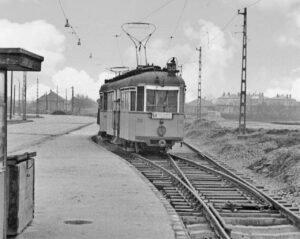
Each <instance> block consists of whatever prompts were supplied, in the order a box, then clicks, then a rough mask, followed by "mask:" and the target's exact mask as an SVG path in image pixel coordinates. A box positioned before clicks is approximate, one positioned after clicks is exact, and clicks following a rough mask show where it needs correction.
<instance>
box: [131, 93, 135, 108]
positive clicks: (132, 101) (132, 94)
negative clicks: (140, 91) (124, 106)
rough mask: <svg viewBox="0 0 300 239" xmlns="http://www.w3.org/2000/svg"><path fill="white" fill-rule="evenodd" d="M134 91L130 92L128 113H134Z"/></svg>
mask: <svg viewBox="0 0 300 239" xmlns="http://www.w3.org/2000/svg"><path fill="white" fill-rule="evenodd" d="M135 96H136V92H135V91H130V111H135Z"/></svg>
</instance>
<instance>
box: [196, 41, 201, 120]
mask: <svg viewBox="0 0 300 239" xmlns="http://www.w3.org/2000/svg"><path fill="white" fill-rule="evenodd" d="M196 50H197V51H199V75H198V99H197V119H199V120H201V103H202V102H201V90H202V89H201V71H202V59H201V58H202V48H201V46H200V47H199V48H196Z"/></svg>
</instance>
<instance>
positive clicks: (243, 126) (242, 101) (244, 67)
mask: <svg viewBox="0 0 300 239" xmlns="http://www.w3.org/2000/svg"><path fill="white" fill-rule="evenodd" d="M238 14H239V15H243V16H244V24H243V54H242V74H241V94H240V117H239V132H240V133H243V134H245V130H246V99H247V91H246V89H247V87H246V86H247V85H246V79H247V8H244V11H243V12H242V11H241V10H238Z"/></svg>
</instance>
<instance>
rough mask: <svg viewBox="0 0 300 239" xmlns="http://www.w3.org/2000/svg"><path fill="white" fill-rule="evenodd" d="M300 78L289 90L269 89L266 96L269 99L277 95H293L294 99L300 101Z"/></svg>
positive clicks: (294, 81)
mask: <svg viewBox="0 0 300 239" xmlns="http://www.w3.org/2000/svg"><path fill="white" fill-rule="evenodd" d="M299 92H300V78H296V79H294V80H293V81H292V83H291V86H290V87H289V89H283V88H279V87H275V88H269V89H267V90H266V91H265V92H264V94H265V96H267V97H275V96H276V95H277V94H279V95H289V94H291V95H292V98H294V99H296V100H298V101H300V94H299Z"/></svg>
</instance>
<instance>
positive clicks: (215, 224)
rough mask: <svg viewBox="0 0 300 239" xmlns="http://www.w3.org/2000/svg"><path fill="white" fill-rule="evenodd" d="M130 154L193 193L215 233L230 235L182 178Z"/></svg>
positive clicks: (223, 236)
mask: <svg viewBox="0 0 300 239" xmlns="http://www.w3.org/2000/svg"><path fill="white" fill-rule="evenodd" d="M132 155H134V156H135V157H137V158H139V159H141V160H143V161H145V162H147V163H148V164H150V165H152V166H153V167H155V168H158V169H160V170H161V171H162V172H164V173H166V174H167V175H169V176H170V177H171V178H172V179H173V180H176V181H177V183H179V184H180V185H182V186H183V187H184V188H185V189H186V190H188V191H189V193H190V194H191V195H193V197H194V198H195V199H197V201H198V202H199V203H200V204H201V206H202V209H203V211H204V213H205V215H206V219H207V220H209V221H210V222H211V225H212V227H213V229H214V231H215V233H216V234H217V235H218V236H219V237H220V238H222V239H230V235H228V233H227V232H226V231H225V229H224V228H223V227H222V225H221V224H220V222H219V220H218V219H217V218H216V216H215V215H214V213H213V212H212V211H211V210H210V208H209V206H208V205H207V204H206V203H205V202H204V201H203V200H202V199H201V198H200V197H199V195H198V194H197V193H196V192H195V191H194V190H193V189H192V188H190V187H189V186H188V185H187V184H186V183H185V182H183V180H181V179H180V178H179V177H178V176H176V175H174V174H173V173H172V172H170V171H168V170H167V169H165V168H163V167H161V166H160V165H158V164H156V163H154V162H152V161H151V160H149V159H147V158H145V157H143V156H141V155H138V154H135V153H133V154H132Z"/></svg>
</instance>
